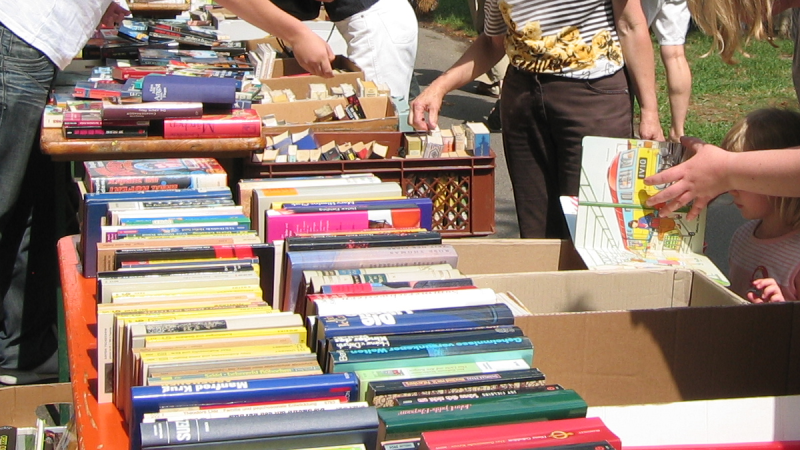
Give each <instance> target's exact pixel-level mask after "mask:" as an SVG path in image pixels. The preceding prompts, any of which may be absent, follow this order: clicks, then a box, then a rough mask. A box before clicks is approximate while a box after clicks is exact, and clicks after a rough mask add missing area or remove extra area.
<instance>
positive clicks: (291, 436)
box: [140, 407, 378, 450]
mask: <svg viewBox="0 0 800 450" xmlns="http://www.w3.org/2000/svg"><path fill="white" fill-rule="evenodd" d="M140 427H141V436H142V448H145V449H171V448H174V449H180V448H182V447H181V443H182V442H194V443H200V444H204V445H203V448H220V449H222V448H224V449H234V450H235V449H252V448H317V447H328V446H333V445H339V446H341V445H357V444H363V445H364V446H365V447H366V448H368V449H374V448H376V446H377V445H378V439H377V436H378V415H377V413H376V411H375V408H372V407H361V408H348V409H347V411H338V410H318V411H298V412H289V413H286V414H269V415H240V416H236V417H229V418H217V419H192V420H186V421H175V422H172V421H159V422H153V423H143V424H141V426H140Z"/></svg>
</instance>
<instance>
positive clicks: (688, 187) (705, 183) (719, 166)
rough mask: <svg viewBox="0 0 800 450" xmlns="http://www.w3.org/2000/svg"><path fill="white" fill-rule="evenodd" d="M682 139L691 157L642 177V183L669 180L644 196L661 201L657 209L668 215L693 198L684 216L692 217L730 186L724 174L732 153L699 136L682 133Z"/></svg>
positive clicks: (652, 201)
mask: <svg viewBox="0 0 800 450" xmlns="http://www.w3.org/2000/svg"><path fill="white" fill-rule="evenodd" d="M681 143H682V144H683V145H684V147H686V148H687V150H688V151H689V153H690V154H691V155H692V156H691V158H689V159H688V160H686V161H684V162H683V163H681V164H678V165H677V166H674V167H671V168H669V169H667V170H664V171H662V172H659V173H657V174H655V175H651V176H649V177H647V178H645V179H644V183H645V184H647V185H651V186H652V185H660V184H667V183H672V184H671V185H670V186H668V187H666V188H664V189H663V190H661V192H659V193H657V194H655V195H654V196H652V197H650V198H649V199H647V205H648V206H655V205H659V204H662V203H663V204H664V205H663V206H661V207H660V208H659V211H658V212H659V214H661V215H669V214H672V213H673V212H675V211H676V210H678V208H682V207H684V206H686V205H688V204H689V203H690V202H692V200H694V202H693V203H692V207H691V209H690V210H689V213H688V214H686V219H687V220H693V219H695V218H696V217H697V216H698V215H699V214H700V211H702V210H703V208H705V207H706V206H708V203H709V202H710V201H711V200H713V199H715V198H716V197H717V196H719V195H720V194H722V193H724V192H727V191H729V190H730V187H729V186H728V176H727V174H728V164H729V160H730V157H731V155H732V154H731V153H730V152H727V151H725V150H723V149H721V148H719V147H716V146H714V145H711V144H706V143H705V142H703V141H702V140H701V139H698V138H693V137H685V136H684V137H682V138H681Z"/></svg>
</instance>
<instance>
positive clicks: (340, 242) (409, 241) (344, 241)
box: [285, 229, 442, 252]
mask: <svg viewBox="0 0 800 450" xmlns="http://www.w3.org/2000/svg"><path fill="white" fill-rule="evenodd" d="M375 231H378V232H369V233H353V234H350V233H347V234H330V233H325V234H313V235H308V234H302V235H297V236H289V237H287V238H286V243H285V246H286V251H287V252H291V251H307V250H334V249H342V248H366V247H395V246H398V245H426V244H431V245H439V244H441V243H442V235H441V233H439V232H438V231H427V230H418V231H402V230H394V231H395V232H389V231H387V232H381V231H382V230H379V229H376V230H375Z"/></svg>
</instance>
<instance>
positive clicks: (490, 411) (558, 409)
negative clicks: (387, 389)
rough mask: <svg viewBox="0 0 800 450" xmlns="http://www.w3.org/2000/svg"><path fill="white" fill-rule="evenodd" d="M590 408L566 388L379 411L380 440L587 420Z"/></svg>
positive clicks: (572, 391) (397, 407)
mask: <svg viewBox="0 0 800 450" xmlns="http://www.w3.org/2000/svg"><path fill="white" fill-rule="evenodd" d="M586 407H587V405H586V402H585V401H584V400H583V398H581V396H580V395H578V393H576V392H575V391H574V390H572V389H564V390H554V391H543V392H530V393H521V394H516V395H509V396H502V397H488V398H479V399H470V400H459V401H453V402H448V403H439V404H431V405H419V404H416V405H403V406H392V407H388V408H378V417H380V421H381V425H380V430H379V432H378V433H379V434H378V439H379V442H380V441H383V440H387V439H401V438H408V437H419V436H420V435H421V433H422V432H424V431H432V430H447V429H453V428H467V427H477V426H484V425H498V424H508V423H515V422H530V421H538V420H559V419H572V418H578V417H586Z"/></svg>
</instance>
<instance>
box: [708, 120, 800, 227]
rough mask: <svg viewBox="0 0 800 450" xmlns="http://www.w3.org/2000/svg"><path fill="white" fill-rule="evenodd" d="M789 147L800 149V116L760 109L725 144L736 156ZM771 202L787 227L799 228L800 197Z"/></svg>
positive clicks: (738, 124)
mask: <svg viewBox="0 0 800 450" xmlns="http://www.w3.org/2000/svg"><path fill="white" fill-rule="evenodd" d="M790 147H800V112H798V111H796V110H792V109H782V108H763V109H757V110H755V111H753V112H751V113H750V114H748V115H747V116H745V117H744V118H743V119H740V120H739V121H738V122H736V123H735V124H734V125H733V126H732V127H731V129H730V130H729V131H728V133H727V134H726V135H725V138H724V139H723V140H722V148H724V149H727V150H728V151H730V152H736V153H740V152H752V151H758V150H770V149H783V148H790ZM769 199H770V202H771V203H772V206H773V207H774V208H775V211H776V212H777V213H778V217H780V218H781V220H782V221H783V222H784V223H786V224H787V225H789V226H791V227H792V228H794V229H798V228H800V197H773V196H770V198H769Z"/></svg>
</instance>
